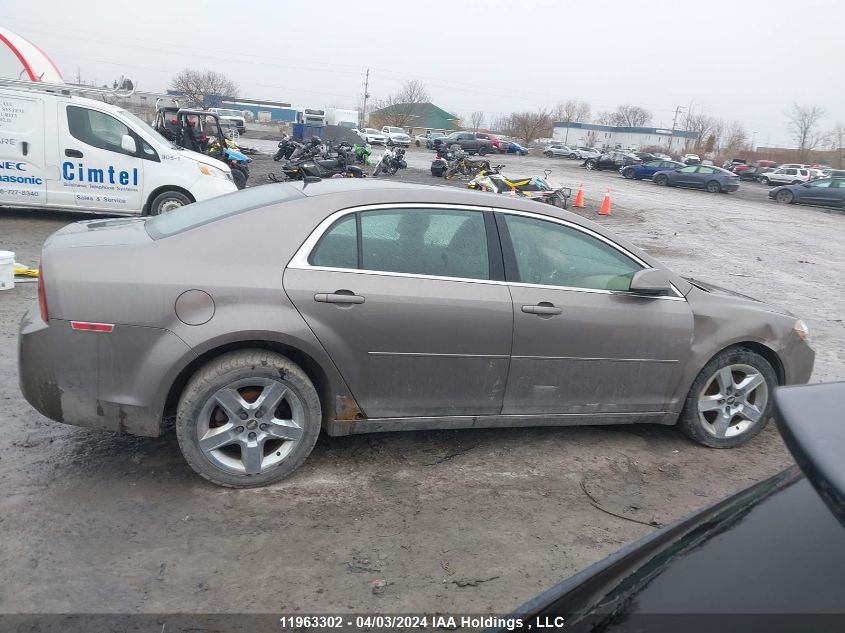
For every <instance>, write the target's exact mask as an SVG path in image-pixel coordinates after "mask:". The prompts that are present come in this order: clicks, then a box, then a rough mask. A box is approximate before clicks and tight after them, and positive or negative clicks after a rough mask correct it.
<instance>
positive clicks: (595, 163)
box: [581, 150, 640, 171]
mask: <svg viewBox="0 0 845 633" xmlns="http://www.w3.org/2000/svg"><path fill="white" fill-rule="evenodd" d="M639 163H640V159H639V158H637V157H636V156H634V155H633V154H629V153H628V152H621V151H616V150H614V151H611V152H605V153H604V154H601V155H600V156H599V157H598V158H588V159H587V160H585V161H584V163H583V164H582V165H581V166H582V167H586V168H587V169H598V170H602V169H613V170H617V171H618V170H619V169H621V168H622V167H626V166H628V165H639Z"/></svg>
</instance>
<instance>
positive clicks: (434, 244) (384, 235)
mask: <svg viewBox="0 0 845 633" xmlns="http://www.w3.org/2000/svg"><path fill="white" fill-rule="evenodd" d="M355 215H356V214H350V215H347V216H345V217H343V218H341V219H339V220H338V221H337V222H335V223H334V224H333V225H332V226H331V227H330V228H329V230H328V231H326V233H325V234H324V235H323V236H322V238H320V241H319V242H318V243H317V246H316V247H315V248H314V250H313V251H312V253H311V256H310V257H309V260H308V261H309V263H310V264H311V265H312V266H327V267H331V268H350V269H361V270H371V271H376V272H393V273H407V274H413V275H433V276H437V277H457V278H461V279H490V264H489V259H488V254H487V235H486V231H485V227H484V216H483V214H482V213H481V212H480V211H464V210H459V209H455V210H451V209H389V210H385V211H362V212H360V213H359V214H357V215H358V216H359V217H360V220H356V217H355ZM358 221H360V227H357V226H356V224H357V222H358ZM359 228H360V240H359V235H358V231H359ZM359 245H360V252H359V250H358V249H359Z"/></svg>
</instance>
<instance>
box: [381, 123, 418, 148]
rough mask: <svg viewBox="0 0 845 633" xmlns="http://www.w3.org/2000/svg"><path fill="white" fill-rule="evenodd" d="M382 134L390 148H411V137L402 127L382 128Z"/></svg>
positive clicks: (386, 126)
mask: <svg viewBox="0 0 845 633" xmlns="http://www.w3.org/2000/svg"><path fill="white" fill-rule="evenodd" d="M381 133H382V134H384V137H385V138H386V139H387V143H386V144H387V145H389V146H390V147H394V146H398V147H410V146H411V137H410V136H408V133H407V132H406V131H405V130H403V129H402V128H401V127H394V126H392V125H385V126H384V127H383V128H381Z"/></svg>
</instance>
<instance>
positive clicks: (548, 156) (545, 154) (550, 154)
mask: <svg viewBox="0 0 845 633" xmlns="http://www.w3.org/2000/svg"><path fill="white" fill-rule="evenodd" d="M543 156H545V157H546V158H554V153H552V152H543Z"/></svg>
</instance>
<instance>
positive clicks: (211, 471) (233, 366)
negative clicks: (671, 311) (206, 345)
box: [176, 350, 322, 488]
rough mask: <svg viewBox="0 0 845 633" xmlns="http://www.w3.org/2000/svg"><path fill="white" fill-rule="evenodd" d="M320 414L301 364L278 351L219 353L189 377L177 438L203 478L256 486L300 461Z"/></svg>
mask: <svg viewBox="0 0 845 633" xmlns="http://www.w3.org/2000/svg"><path fill="white" fill-rule="evenodd" d="M321 416H322V413H321V409H320V398H319V397H318V396H317V391H316V389H314V385H313V384H312V383H311V381H310V380H309V379H308V376H307V375H306V374H305V372H303V371H302V369H300V367H299V366H298V365H296V364H295V363H293V362H292V361H290V360H288V359H287V358H285V357H284V356H280V355H279V354H275V353H273V352H268V351H263V350H243V351H237V352H230V353H228V354H223V355H222V356H219V357H218V358H215V359H214V360H212V361H210V362H209V363H208V364H207V365H205V366H204V367H203V368H202V369H200V370H199V371H198V372H197V373H196V374H194V376H193V377H192V378H191V379H190V381H188V384H187V386H186V387H185V390H184V391H183V392H182V396H181V398H180V399H179V408H178V409H177V412H176V438H177V440H178V441H179V448H180V449H181V450H182V454H183V455H184V456H185V460H186V461H187V462H188V464H189V465H190V466H191V468H193V469H194V470H195V471H196V472H197V474H199V475H200V476H201V477H204V478H205V479H208V480H209V481H211V482H213V483H216V484H219V485H221V486H229V487H231V488H251V487H254V486H263V485H266V484H269V483H273V482H276V481H279V480H280V479H283V478H285V477H287V476H288V475H290V474H291V473H292V472H293V471H294V470H296V469H297V468H299V466H301V465H302V462H304V461H305V458H306V457H308V455H309V454H310V453H311V450H312V449H313V448H314V444H315V443H316V441H317V436H318V435H319V433H320V420H321Z"/></svg>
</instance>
